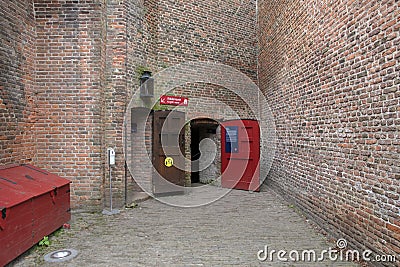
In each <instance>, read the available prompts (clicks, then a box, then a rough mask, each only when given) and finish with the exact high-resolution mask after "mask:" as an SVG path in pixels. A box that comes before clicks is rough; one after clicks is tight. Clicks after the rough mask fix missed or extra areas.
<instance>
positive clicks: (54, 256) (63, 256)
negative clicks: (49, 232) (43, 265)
mask: <svg viewBox="0 0 400 267" xmlns="http://www.w3.org/2000/svg"><path fill="white" fill-rule="evenodd" d="M77 255H78V251H76V250H75V249H60V250H56V251H53V252H50V253H47V254H46V255H44V260H45V261H47V262H63V261H68V260H71V259H73V258H75V257H76V256H77Z"/></svg>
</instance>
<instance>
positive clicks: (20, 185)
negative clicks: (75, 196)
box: [0, 165, 71, 266]
mask: <svg viewBox="0 0 400 267" xmlns="http://www.w3.org/2000/svg"><path fill="white" fill-rule="evenodd" d="M69 184H70V181H69V180H67V179H64V178H61V177H59V176H57V175H54V174H51V173H49V172H47V171H44V170H41V169H39V168H36V167H34V166H31V165H18V166H15V165H14V166H5V167H0V266H3V265H5V264H7V263H9V262H10V261H12V260H13V259H15V258H16V257H18V256H19V255H21V254H22V253H24V252H25V251H26V250H28V249H29V248H30V247H32V246H33V245H35V244H36V243H38V242H39V241H40V240H41V239H43V237H44V236H46V235H49V234H51V233H52V232H54V231H55V230H57V229H58V228H60V227H61V226H62V225H63V224H64V223H66V222H68V221H69V220H70V219H71V214H70V187H69Z"/></svg>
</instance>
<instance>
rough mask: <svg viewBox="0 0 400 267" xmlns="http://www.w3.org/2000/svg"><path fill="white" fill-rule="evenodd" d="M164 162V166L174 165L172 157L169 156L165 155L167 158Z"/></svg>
mask: <svg viewBox="0 0 400 267" xmlns="http://www.w3.org/2000/svg"><path fill="white" fill-rule="evenodd" d="M164 163H165V166H167V167H171V166H172V165H174V159H173V158H171V157H167V158H165V161H164Z"/></svg>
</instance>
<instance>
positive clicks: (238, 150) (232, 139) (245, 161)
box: [221, 120, 260, 191]
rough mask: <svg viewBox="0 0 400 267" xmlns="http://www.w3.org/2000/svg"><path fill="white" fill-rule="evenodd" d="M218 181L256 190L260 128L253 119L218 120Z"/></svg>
mask: <svg viewBox="0 0 400 267" xmlns="http://www.w3.org/2000/svg"><path fill="white" fill-rule="evenodd" d="M221 174H222V179H221V184H222V187H225V188H234V189H242V190H250V191H259V190H260V128H259V125H258V121H256V120H231V121H225V122H223V123H221Z"/></svg>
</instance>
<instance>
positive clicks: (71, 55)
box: [34, 0, 104, 206]
mask: <svg viewBox="0 0 400 267" xmlns="http://www.w3.org/2000/svg"><path fill="white" fill-rule="evenodd" d="M34 11H35V20H36V33H37V37H36V38H37V39H36V57H35V65H36V83H35V86H36V91H37V100H36V101H37V111H38V120H37V122H36V123H35V134H36V145H37V153H36V162H35V163H36V164H37V165H38V166H39V167H43V168H45V169H47V170H48V171H51V172H53V173H56V174H59V175H61V176H63V177H65V178H68V179H70V180H72V188H71V200H72V205H73V206H77V205H78V203H79V204H80V205H82V204H83V203H85V204H84V205H87V206H91V205H93V206H95V205H99V204H100V203H101V199H102V196H101V186H102V182H103V181H102V179H103V171H102V169H103V167H102V164H103V162H102V157H103V156H102V153H103V151H102V147H101V145H102V143H103V131H102V127H103V126H102V124H103V119H104V118H103V110H102V106H103V105H104V92H103V89H102V86H103V82H102V73H101V71H102V69H103V68H104V67H103V65H102V64H103V63H102V61H101V59H102V58H104V56H103V55H102V53H104V51H103V50H104V49H103V42H104V40H103V39H104V36H103V34H104V31H103V30H102V22H103V19H102V18H103V12H104V8H103V7H102V2H101V1H68V0H60V1H50V0H48V1H37V2H35V3H34Z"/></svg>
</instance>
